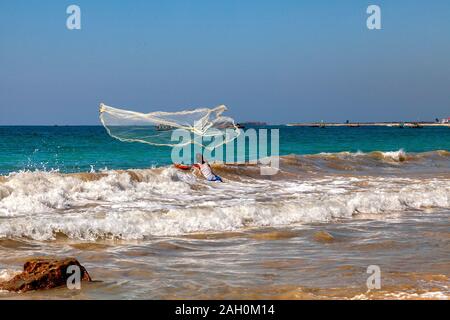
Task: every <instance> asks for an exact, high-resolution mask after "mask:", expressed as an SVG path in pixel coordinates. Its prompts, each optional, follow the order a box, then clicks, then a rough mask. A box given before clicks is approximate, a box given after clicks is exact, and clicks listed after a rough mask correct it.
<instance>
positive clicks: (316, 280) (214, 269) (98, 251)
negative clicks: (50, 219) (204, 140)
mask: <svg viewBox="0 0 450 320" xmlns="http://www.w3.org/2000/svg"><path fill="white" fill-rule="evenodd" d="M449 218H450V212H448V211H441V212H429V213H426V212H406V213H399V214H388V215H386V216H385V217H383V218H382V219H380V217H377V219H373V217H371V216H370V215H368V216H367V217H365V216H361V217H359V218H357V219H341V220H336V221H334V222H332V223H313V224H303V225H297V226H290V227H286V228H258V229H247V230H242V231H239V232H221V233H199V234H190V235H186V236H180V237H154V238H152V239H149V240H146V241H112V240H103V241H96V242H89V241H76V240H70V239H67V238H65V237H61V238H59V239H57V240H56V241H35V240H25V239H17V240H13V239H8V240H0V256H1V257H2V259H1V261H0V269H3V271H2V273H1V274H0V275H1V276H2V277H3V278H5V277H6V271H5V270H9V272H13V271H14V270H16V271H17V270H20V268H21V264H22V263H23V262H24V260H26V259H27V258H29V257H32V256H75V257H77V258H78V259H79V260H80V262H81V263H82V264H83V265H85V266H86V268H87V269H88V271H89V272H90V274H91V276H92V277H93V279H94V280H100V282H94V283H83V286H82V290H80V291H77V290H75V291H71V290H68V289H66V288H59V289H54V290H48V291H41V292H30V293H24V294H16V293H7V292H3V293H0V298H2V299H108V298H113V299H448V298H449V296H450V289H449V285H450V279H449V277H450V232H449V230H450V222H449V221H450V219H449ZM369 265H377V266H379V267H380V269H381V289H379V290H376V289H373V290H368V289H367V286H366V281H367V278H368V277H369V274H367V273H366V271H367V267H368V266H369Z"/></svg>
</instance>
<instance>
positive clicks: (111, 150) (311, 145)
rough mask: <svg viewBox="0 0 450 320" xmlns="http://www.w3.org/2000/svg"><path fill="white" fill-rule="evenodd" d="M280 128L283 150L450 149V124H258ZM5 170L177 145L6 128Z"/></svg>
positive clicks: (160, 152)
mask: <svg viewBox="0 0 450 320" xmlns="http://www.w3.org/2000/svg"><path fill="white" fill-rule="evenodd" d="M258 128H267V129H279V130H280V132H279V136H280V155H290V154H297V155H303V154H319V153H338V152H358V151H359V152H373V151H383V152H386V151H398V150H403V151H404V152H406V153H410V152H412V153H421V152H427V151H433V150H447V151H448V150H450V127H424V128H422V129H412V128H403V129H399V128H392V127H376V126H374V127H357V128H348V127H327V128H325V129H322V128H315V127H287V126H270V127H256V129H258ZM0 150H1V152H0V174H7V173H10V172H15V171H20V170H44V171H48V170H59V171H60V172H86V171H91V170H101V169H105V168H107V169H130V168H149V167H158V166H163V165H168V164H170V163H171V158H170V154H171V149H170V148H169V147H157V146H151V145H145V144H141V143H124V142H120V141H118V140H115V139H113V138H111V137H110V136H109V135H108V134H107V133H106V131H105V129H104V128H103V127H102V126H28V127H21V126H3V127H0Z"/></svg>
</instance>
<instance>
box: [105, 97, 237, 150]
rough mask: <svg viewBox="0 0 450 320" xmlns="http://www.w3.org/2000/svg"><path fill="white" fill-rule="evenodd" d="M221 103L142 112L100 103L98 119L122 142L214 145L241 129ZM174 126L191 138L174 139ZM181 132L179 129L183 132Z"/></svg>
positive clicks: (233, 135) (158, 144)
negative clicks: (194, 107)
mask: <svg viewBox="0 0 450 320" xmlns="http://www.w3.org/2000/svg"><path fill="white" fill-rule="evenodd" d="M226 110H227V107H226V106H224V105H220V106H217V107H215V108H200V109H195V110H184V111H178V112H162V111H158V112H151V113H141V112H136V111H130V110H123V109H118V108H113V107H110V106H107V105H105V104H103V103H102V104H100V120H101V122H102V124H103V126H104V127H105V129H106V131H107V132H108V134H109V135H110V136H111V137H113V138H115V139H118V140H120V141H123V142H140V143H145V144H150V145H156V146H169V147H172V146H180V145H186V144H190V143H193V144H199V145H201V146H202V147H205V148H208V149H210V148H216V147H218V146H220V145H222V144H225V143H228V142H230V141H232V140H234V139H235V138H236V137H238V136H239V134H240V130H239V128H238V127H237V125H236V124H235V122H234V120H233V119H232V118H230V117H226V116H223V115H222V113H223V112H225V111H226ZM175 130H177V131H178V130H185V131H184V133H185V136H186V134H189V135H190V137H191V138H190V139H186V138H184V139H177V138H176V137H179V135H180V131H178V134H177V135H176V136H175V137H174V131H175ZM182 133H183V132H181V134H182ZM180 140H182V141H180Z"/></svg>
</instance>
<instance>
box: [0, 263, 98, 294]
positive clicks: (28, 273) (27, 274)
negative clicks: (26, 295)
mask: <svg viewBox="0 0 450 320" xmlns="http://www.w3.org/2000/svg"><path fill="white" fill-rule="evenodd" d="M71 265H75V266H78V267H79V268H80V276H81V280H82V281H92V279H91V277H90V276H89V273H88V272H87V271H86V269H85V268H84V267H83V266H82V265H81V264H80V263H79V262H78V260H77V259H75V258H66V259H61V260H58V259H46V258H43V259H42V258H39V259H31V260H28V261H27V262H25V264H24V266H23V272H22V273H21V274H18V275H16V276H15V277H14V278H12V279H10V280H9V281H6V282H3V283H0V290H8V291H15V292H26V291H31V290H44V289H51V288H56V287H60V286H65V285H66V283H67V278H69V277H70V276H71V275H72V274H71V273H69V274H68V273H67V268H68V267H69V266H71Z"/></svg>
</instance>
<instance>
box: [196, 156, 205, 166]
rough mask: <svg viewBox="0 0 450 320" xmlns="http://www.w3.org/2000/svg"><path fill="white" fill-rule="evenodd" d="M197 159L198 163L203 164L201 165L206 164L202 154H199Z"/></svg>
mask: <svg viewBox="0 0 450 320" xmlns="http://www.w3.org/2000/svg"><path fill="white" fill-rule="evenodd" d="M196 158H197V163H201V164H203V163H205V160H204V159H203V156H202V154H201V153H197V154H196Z"/></svg>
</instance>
